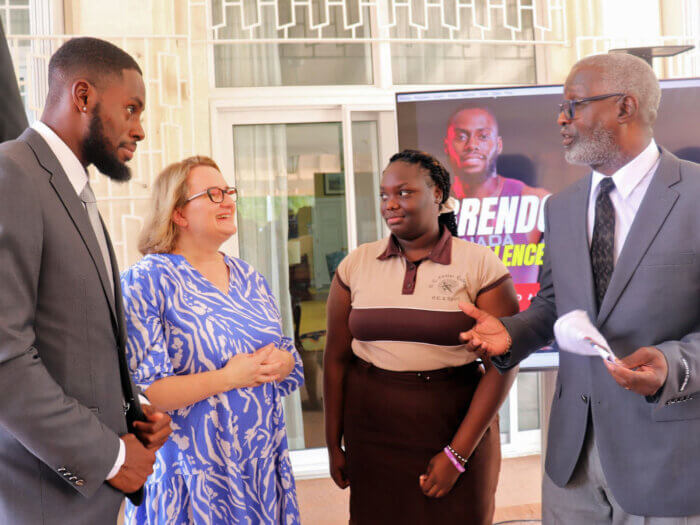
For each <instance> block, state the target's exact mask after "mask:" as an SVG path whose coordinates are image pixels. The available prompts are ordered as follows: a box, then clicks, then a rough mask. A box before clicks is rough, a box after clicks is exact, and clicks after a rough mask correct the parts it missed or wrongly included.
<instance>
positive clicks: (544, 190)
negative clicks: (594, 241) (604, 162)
mask: <svg viewBox="0 0 700 525" xmlns="http://www.w3.org/2000/svg"><path fill="white" fill-rule="evenodd" d="M661 89H662V95H661V105H660V108H659V113H658V118H657V121H656V124H655V126H654V130H655V132H654V137H655V140H656V142H657V144H658V145H659V146H661V147H664V148H666V149H668V150H669V151H671V152H673V153H675V154H676V155H677V156H679V157H681V158H685V159H688V160H692V161H694V162H700V119H698V118H697V111H696V108H698V107H700V79H697V78H696V79H681V80H662V81H661ZM562 92H563V87H562V86H561V85H556V86H532V87H504V88H490V89H468V90H450V91H429V92H420V93H397V95H396V114H397V122H398V137H399V149H400V150H403V149H419V150H423V151H427V152H428V153H430V154H432V155H434V156H436V157H437V158H438V159H440V161H441V162H442V163H443V164H444V165H445V167H446V168H447V169H448V170H449V171H450V173H451V175H452V194H453V197H455V198H456V200H457V202H458V209H457V211H456V215H457V224H458V231H459V235H460V237H462V238H464V239H467V240H469V241H472V242H476V243H479V244H483V245H486V246H489V247H491V249H493V250H494V251H495V252H496V253H497V254H498V255H499V257H500V258H501V260H502V261H503V263H504V264H505V265H506V267H507V268H508V270H509V271H510V272H511V275H512V276H513V281H514V283H515V288H516V291H517V293H518V296H519V300H520V309H521V310H524V309H525V308H527V307H528V306H529V304H530V299H531V298H532V297H533V296H534V295H535V294H536V293H537V290H538V289H539V285H538V284H537V275H538V272H539V268H540V267H541V265H542V254H543V251H544V243H543V239H542V232H543V230H544V221H543V212H542V210H543V206H544V203H545V202H546V200H547V199H548V198H549V196H550V195H551V194H552V193H556V192H558V191H560V190H562V189H563V188H565V187H566V186H568V185H570V184H571V183H573V182H574V181H576V180H577V179H579V178H580V177H582V176H584V175H585V174H586V173H588V171H589V169H588V168H586V167H585V166H575V165H571V164H569V163H567V162H566V160H565V158H564V152H563V148H562V139H561V135H560V134H559V126H558V125H557V122H556V121H557V116H558V111H559V104H560V103H561V101H562ZM557 364H558V356H557V354H556V352H554V351H552V349H551V348H544V349H541V350H540V351H538V352H536V353H534V354H532V355H531V356H530V357H529V358H528V359H527V360H525V361H523V363H522V364H521V370H528V369H529V370H540V369H546V368H551V367H556V366H557Z"/></svg>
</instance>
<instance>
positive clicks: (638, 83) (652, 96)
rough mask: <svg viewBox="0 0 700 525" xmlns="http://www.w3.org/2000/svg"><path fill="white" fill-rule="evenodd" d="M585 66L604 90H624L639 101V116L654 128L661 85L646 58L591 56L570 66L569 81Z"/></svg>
mask: <svg viewBox="0 0 700 525" xmlns="http://www.w3.org/2000/svg"><path fill="white" fill-rule="evenodd" d="M582 68H587V69H591V70H592V71H593V72H594V73H595V76H596V77H597V79H598V82H599V83H598V85H599V86H600V87H601V89H603V90H604V91H603V92H605V93H624V94H626V95H630V96H632V97H634V98H635V99H636V100H637V105H638V110H637V111H638V118H639V120H640V122H641V123H643V124H645V125H647V126H649V127H652V126H653V125H654V122H655V121H656V114H657V112H658V109H659V101H660V100H661V88H660V87H659V81H658V79H657V78H656V75H655V74H654V70H653V69H652V68H651V67H650V66H649V64H647V63H646V62H645V61H644V60H642V59H641V58H639V57H636V56H634V55H629V54H627V53H608V54H602V55H592V56H589V57H586V58H584V59H582V60H579V61H578V62H576V64H574V67H573V68H571V72H570V73H569V77H568V78H567V83H569V82H570V80H571V79H572V78H574V77H575V76H576V73H577V72H578V71H579V70H581V69H582Z"/></svg>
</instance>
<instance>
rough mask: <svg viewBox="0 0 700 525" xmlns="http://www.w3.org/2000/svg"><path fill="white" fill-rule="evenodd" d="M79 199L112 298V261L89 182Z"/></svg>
mask: <svg viewBox="0 0 700 525" xmlns="http://www.w3.org/2000/svg"><path fill="white" fill-rule="evenodd" d="M80 200H82V201H83V202H84V203H85V209H86V210H87V212H88V217H90V224H91V225H92V229H93V230H94V232H95V237H97V244H99V246H100V252H101V253H102V260H103V261H104V263H105V268H107V277H108V278H109V284H110V285H111V287H112V298H113V297H114V282H113V278H114V277H113V274H112V262H111V261H110V260H109V250H108V249H107V237H105V231H104V228H103V227H102V221H101V220H100V212H99V211H97V199H95V194H94V193H93V192H92V188H91V187H90V183H89V182H87V183H86V184H85V188H83V191H82V192H80Z"/></svg>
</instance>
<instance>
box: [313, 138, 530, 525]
mask: <svg viewBox="0 0 700 525" xmlns="http://www.w3.org/2000/svg"><path fill="white" fill-rule="evenodd" d="M449 194H450V176H449V173H448V172H447V171H446V170H445V168H444V167H443V166H442V165H441V164H440V163H439V162H438V161H437V160H436V159H435V158H433V157H431V156H430V155H428V154H426V153H423V152H418V151H412V150H406V151H403V152H401V153H398V154H396V155H394V156H393V157H392V158H391V161H390V163H389V165H388V166H387V168H386V169H385V171H384V173H383V176H382V181H381V187H380V197H381V210H382V215H383V217H384V220H385V221H386V223H387V225H388V227H389V229H390V230H391V236H390V237H389V238H386V239H382V240H380V241H377V242H374V243H368V244H364V245H362V246H360V247H359V248H357V250H354V251H353V252H352V253H351V254H350V255H348V256H347V257H346V258H345V260H343V262H342V263H341V264H340V266H339V267H338V270H337V272H336V276H335V278H334V279H333V282H332V284H331V291H330V296H329V298H328V305H327V310H328V316H327V318H328V332H327V339H326V349H325V368H324V376H325V377H324V392H325V416H326V443H327V445H328V453H329V456H330V469H331V476H332V477H333V480H334V481H335V483H336V484H337V485H338V486H339V487H340V488H347V487H348V486H349V487H350V491H351V492H350V521H351V523H353V524H359V525H365V524H388V523H401V524H424V523H436V524H437V523H439V524H441V525H444V524H450V523H455V524H460V525H463V524H479V525H480V524H487V523H488V524H490V523H491V522H492V518H493V512H494V496H495V491H496V485H497V483H498V473H499V470H500V461H501V452H500V437H499V431H498V420H497V413H498V409H499V407H500V406H501V404H502V403H503V401H504V400H505V398H506V396H507V394H508V391H509V389H510V386H511V384H512V382H513V380H514V377H515V374H516V373H517V372H516V371H515V370H511V371H509V372H508V373H506V374H504V375H500V374H499V373H498V371H497V370H496V369H495V368H494V367H493V366H491V365H490V363H489V361H488V359H482V362H479V361H476V360H475V356H474V354H471V353H469V352H468V351H467V350H466V349H465V348H464V346H463V345H462V344H461V343H460V341H459V333H460V332H462V331H465V330H467V329H469V327H471V326H472V325H473V319H471V318H469V317H467V316H466V315H465V314H464V313H462V312H461V310H460V309H459V306H458V305H459V302H470V303H472V304H476V305H477V306H478V307H479V308H481V309H483V310H486V311H487V312H489V313H491V314H492V315H495V316H498V317H501V316H507V315H512V314H514V313H516V312H517V311H518V301H517V298H516V294H515V289H514V287H513V284H512V281H511V279H510V276H509V274H508V272H507V270H506V269H505V267H503V265H502V264H501V262H500V260H499V259H498V257H497V256H496V255H495V254H494V253H493V252H492V251H491V250H490V249H489V248H486V247H483V246H479V245H476V244H473V243H469V242H467V241H464V240H461V239H459V238H457V237H456V234H457V232H456V229H457V228H456V224H455V218H454V214H453V213H450V212H449V211H450V210H449V209H448V207H449V204H448V197H449ZM445 212H447V213H445ZM343 442H344V445H345V446H344V448H343Z"/></svg>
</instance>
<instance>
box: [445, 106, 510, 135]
mask: <svg viewBox="0 0 700 525" xmlns="http://www.w3.org/2000/svg"><path fill="white" fill-rule="evenodd" d="M475 109H479V110H481V111H483V112H485V113H486V114H488V115H489V116H490V117H491V118H492V119H493V122H494V123H495V124H496V132H498V119H497V118H496V114H495V113H494V112H493V110H492V109H491V108H490V107H488V106H481V105H478V104H474V103H471V104H469V103H467V104H463V105H461V106H460V107H458V108H457V109H456V110H455V111H453V112H452V114H451V115H450V118H449V119H447V127H448V128H449V127H450V126H451V125H452V124H453V121H454V119H455V117H456V116H457V115H459V114H460V113H461V112H462V111H472V110H475Z"/></svg>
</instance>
